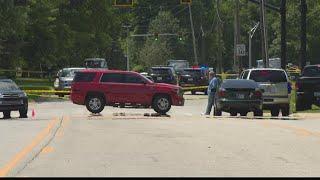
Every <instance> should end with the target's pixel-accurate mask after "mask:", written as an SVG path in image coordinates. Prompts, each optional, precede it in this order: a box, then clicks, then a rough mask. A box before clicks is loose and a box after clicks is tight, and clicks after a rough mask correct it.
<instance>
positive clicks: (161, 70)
mask: <svg viewBox="0 0 320 180" xmlns="http://www.w3.org/2000/svg"><path fill="white" fill-rule="evenodd" d="M149 74H150V76H151V77H152V79H153V81H154V82H155V83H166V84H174V85H176V84H177V78H176V74H175V71H174V69H173V68H172V67H152V68H151V69H150V72H149Z"/></svg>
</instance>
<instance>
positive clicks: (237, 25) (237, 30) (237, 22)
mask: <svg viewBox="0 0 320 180" xmlns="http://www.w3.org/2000/svg"><path fill="white" fill-rule="evenodd" d="M235 3H236V4H235V6H236V7H235V11H234V58H233V69H234V70H235V71H236V72H239V70H240V69H241V68H242V63H241V61H240V57H239V56H237V51H236V47H237V44H239V43H240V18H239V11H240V7H239V5H240V3H239V0H235Z"/></svg>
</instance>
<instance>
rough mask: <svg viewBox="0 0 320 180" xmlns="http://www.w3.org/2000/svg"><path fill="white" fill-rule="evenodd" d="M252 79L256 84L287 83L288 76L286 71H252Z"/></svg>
mask: <svg viewBox="0 0 320 180" xmlns="http://www.w3.org/2000/svg"><path fill="white" fill-rule="evenodd" d="M250 79H251V80H254V81H256V82H273V83H275V82H287V76H286V74H285V72H284V71H276V70H257V71H252V72H251V74H250Z"/></svg>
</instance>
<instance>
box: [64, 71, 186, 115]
mask: <svg viewBox="0 0 320 180" xmlns="http://www.w3.org/2000/svg"><path fill="white" fill-rule="evenodd" d="M70 98H71V100H72V102H73V103H74V104H79V105H86V107H87V109H88V110H89V111H90V112H92V113H100V112H101V111H103V109H104V107H105V106H115V105H117V104H120V105H123V104H130V105H141V106H143V107H147V108H149V107H150V106H151V107H152V108H153V109H154V110H155V111H156V112H157V113H160V114H165V113H167V112H168V111H169V110H170V109H171V105H174V106H183V105H184V98H183V90H182V88H181V87H179V86H176V85H170V84H162V83H154V82H152V81H150V80H149V79H148V78H146V77H144V76H142V75H140V74H139V73H136V72H128V71H115V70H83V71H80V72H77V73H76V75H75V77H74V80H73V83H72V87H71V97H70Z"/></svg>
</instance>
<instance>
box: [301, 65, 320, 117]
mask: <svg viewBox="0 0 320 180" xmlns="http://www.w3.org/2000/svg"><path fill="white" fill-rule="evenodd" d="M296 95H297V97H296V110H297V111H302V110H307V109H311V107H312V105H313V104H314V105H317V106H320V65H309V66H306V67H305V68H304V69H303V71H302V74H301V76H300V77H299V78H298V79H297V81H296Z"/></svg>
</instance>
